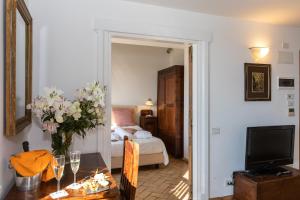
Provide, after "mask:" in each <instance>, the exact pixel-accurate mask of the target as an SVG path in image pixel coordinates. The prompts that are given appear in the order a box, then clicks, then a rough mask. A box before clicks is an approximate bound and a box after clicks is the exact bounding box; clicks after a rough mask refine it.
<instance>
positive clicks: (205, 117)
mask: <svg viewBox="0 0 300 200" xmlns="http://www.w3.org/2000/svg"><path fill="white" fill-rule="evenodd" d="M95 31H96V33H97V73H98V74H97V77H98V79H99V80H100V81H102V83H103V84H104V85H106V86H107V89H108V91H107V92H108V94H107V114H106V117H107V119H108V120H107V124H106V127H105V129H102V130H99V131H98V151H99V152H101V154H102V156H103V158H104V160H105V162H106V164H107V166H108V167H109V168H110V166H111V149H110V148H111V145H110V120H109V119H110V117H111V116H110V115H111V39H112V37H133V38H142V39H152V40H153V39H155V40H163V41H170V42H183V43H190V44H192V45H193V144H192V145H193V147H192V148H193V164H192V169H193V185H192V187H193V199H195V200H208V199H209V90H208V89H209V67H208V45H209V42H210V40H211V34H210V33H207V32H205V31H203V30H199V29H195V28H182V27H181V28H178V27H171V26H162V25H155V24H147V23H144V22H136V21H116V20H107V19H97V20H95Z"/></svg>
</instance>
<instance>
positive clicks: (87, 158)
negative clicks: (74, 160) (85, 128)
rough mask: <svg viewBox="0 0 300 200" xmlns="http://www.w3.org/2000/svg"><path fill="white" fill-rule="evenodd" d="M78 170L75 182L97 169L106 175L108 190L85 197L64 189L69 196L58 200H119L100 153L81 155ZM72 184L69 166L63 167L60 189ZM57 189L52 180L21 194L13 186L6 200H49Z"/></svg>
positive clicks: (71, 173)
mask: <svg viewBox="0 0 300 200" xmlns="http://www.w3.org/2000/svg"><path fill="white" fill-rule="evenodd" d="M80 159H81V160H80V168H79V170H78V173H77V176H76V177H77V180H79V181H80V180H81V179H83V178H85V177H87V176H89V175H92V174H95V171H96V170H97V169H98V171H99V172H102V173H104V174H106V176H108V177H109V181H110V182H111V185H110V189H109V190H107V191H104V192H100V193H97V194H92V195H85V194H84V193H82V192H80V190H79V191H78V190H77V191H76V190H71V189H65V190H66V191H67V192H68V193H69V196H68V197H65V198H60V200H65V199H68V200H79V199H87V200H90V199H120V193H119V189H118V187H117V184H116V181H115V180H114V179H113V177H112V175H111V174H110V173H109V171H108V169H107V167H106V165H105V163H104V161H103V159H102V157H101V154H100V153H90V154H82V155H81V158H80ZM71 183H73V172H72V170H71V167H70V164H67V165H66V166H65V171H64V176H63V177H62V179H61V188H65V187H67V186H68V185H70V184H71ZM56 189H57V182H56V179H52V180H51V181H48V182H46V183H43V182H42V183H41V185H40V187H39V188H38V189H37V190H35V191H28V192H21V191H18V190H17V188H16V186H15V185H14V186H13V187H12V189H11V190H10V191H9V193H8V194H7V196H6V197H5V199H6V200H22V199H24V200H25V199H26V200H31V199H43V200H50V199H51V197H50V196H48V195H49V194H50V193H52V192H55V191H56Z"/></svg>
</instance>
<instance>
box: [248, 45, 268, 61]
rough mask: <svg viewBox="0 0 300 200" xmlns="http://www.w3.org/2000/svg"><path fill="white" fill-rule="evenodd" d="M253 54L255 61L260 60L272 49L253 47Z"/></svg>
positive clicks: (251, 49)
mask: <svg viewBox="0 0 300 200" xmlns="http://www.w3.org/2000/svg"><path fill="white" fill-rule="evenodd" d="M249 49H250V51H251V56H252V58H253V59H254V60H255V61H258V60H260V59H262V58H264V57H266V56H267V55H268V54H269V51H270V49H269V48H268V47H251V48H249Z"/></svg>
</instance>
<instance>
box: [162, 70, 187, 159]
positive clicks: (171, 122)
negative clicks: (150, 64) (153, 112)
mask: <svg viewBox="0 0 300 200" xmlns="http://www.w3.org/2000/svg"><path fill="white" fill-rule="evenodd" d="M183 92H184V67H183V66H181V65H175V66H172V67H169V68H167V69H163V70H160V71H159V72H158V87H157V118H158V136H159V137H160V138H161V139H162V140H163V141H164V143H165V145H166V148H167V151H168V153H169V154H171V155H172V156H174V157H175V158H181V157H183V104H184V101H183V99H184V97H183Z"/></svg>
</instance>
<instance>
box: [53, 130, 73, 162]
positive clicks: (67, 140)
mask: <svg viewBox="0 0 300 200" xmlns="http://www.w3.org/2000/svg"><path fill="white" fill-rule="evenodd" d="M72 136H73V133H72V132H57V133H55V134H52V135H51V138H52V144H51V147H52V152H53V154H54V155H64V156H65V157H66V161H68V160H69V159H68V158H69V148H70V145H71V143H72Z"/></svg>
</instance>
